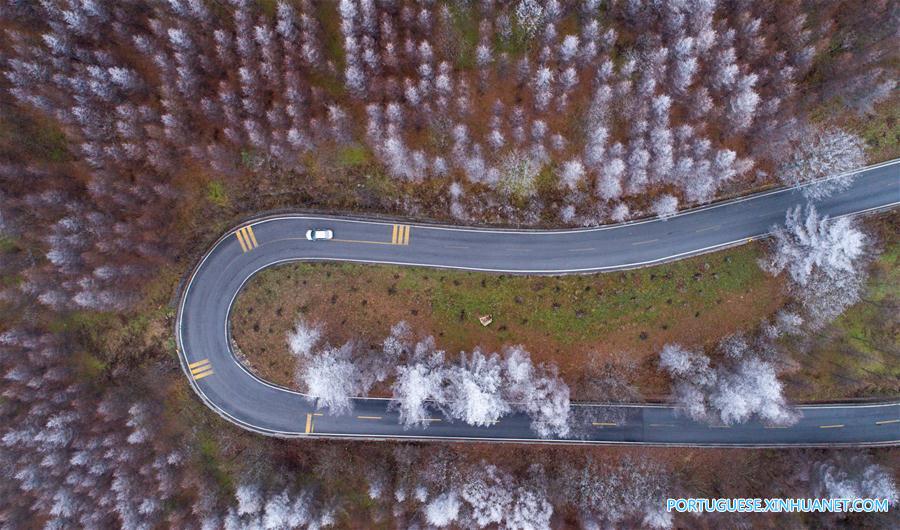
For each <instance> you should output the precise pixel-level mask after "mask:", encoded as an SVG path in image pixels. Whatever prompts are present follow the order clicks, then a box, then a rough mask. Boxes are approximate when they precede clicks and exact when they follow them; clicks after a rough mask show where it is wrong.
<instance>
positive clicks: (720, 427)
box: [709, 425, 731, 429]
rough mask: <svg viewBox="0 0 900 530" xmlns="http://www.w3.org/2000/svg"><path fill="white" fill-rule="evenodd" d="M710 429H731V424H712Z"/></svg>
mask: <svg viewBox="0 0 900 530" xmlns="http://www.w3.org/2000/svg"><path fill="white" fill-rule="evenodd" d="M709 428H710V429H730V428H731V425H710V426H709Z"/></svg>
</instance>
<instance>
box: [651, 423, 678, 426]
mask: <svg viewBox="0 0 900 530" xmlns="http://www.w3.org/2000/svg"><path fill="white" fill-rule="evenodd" d="M674 426H675V425H674V424H671V423H651V424H650V425H649V427H674Z"/></svg>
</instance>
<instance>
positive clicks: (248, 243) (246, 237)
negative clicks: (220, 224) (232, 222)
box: [234, 225, 259, 252]
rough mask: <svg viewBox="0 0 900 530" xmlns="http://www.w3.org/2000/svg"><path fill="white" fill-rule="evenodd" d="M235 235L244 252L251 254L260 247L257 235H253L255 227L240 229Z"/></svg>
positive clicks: (248, 226)
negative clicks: (250, 252)
mask: <svg viewBox="0 0 900 530" xmlns="http://www.w3.org/2000/svg"><path fill="white" fill-rule="evenodd" d="M234 235H235V236H236V237H237V240H238V243H240V244H241V250H243V251H244V252H249V251H251V250H253V249H254V248H256V247H258V246H259V242H258V241H257V240H256V234H254V233H253V227H251V226H250V225H247V226H245V227H244V228H241V229H239V230H238V231H237V232H235V233H234Z"/></svg>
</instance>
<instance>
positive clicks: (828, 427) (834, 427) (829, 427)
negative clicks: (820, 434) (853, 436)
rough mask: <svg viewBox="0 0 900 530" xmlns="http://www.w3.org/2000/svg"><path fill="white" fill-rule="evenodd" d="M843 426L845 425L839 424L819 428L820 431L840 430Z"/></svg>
mask: <svg viewBox="0 0 900 530" xmlns="http://www.w3.org/2000/svg"><path fill="white" fill-rule="evenodd" d="M843 426H844V424H843V423H838V424H836V425H819V428H820V429H840V428H841V427H843Z"/></svg>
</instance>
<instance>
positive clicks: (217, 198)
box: [206, 180, 230, 208]
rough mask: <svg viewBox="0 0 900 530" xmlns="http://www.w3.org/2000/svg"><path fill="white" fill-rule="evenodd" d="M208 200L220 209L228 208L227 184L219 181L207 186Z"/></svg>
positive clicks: (211, 182)
mask: <svg viewBox="0 0 900 530" xmlns="http://www.w3.org/2000/svg"><path fill="white" fill-rule="evenodd" d="M206 200H208V201H209V202H211V203H212V204H215V205H216V206H218V207H220V208H224V207H225V206H228V204H229V202H230V201H229V200H228V192H226V191H225V184H223V183H222V182H221V181H218V180H212V181H210V182H209V184H207V185H206Z"/></svg>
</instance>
